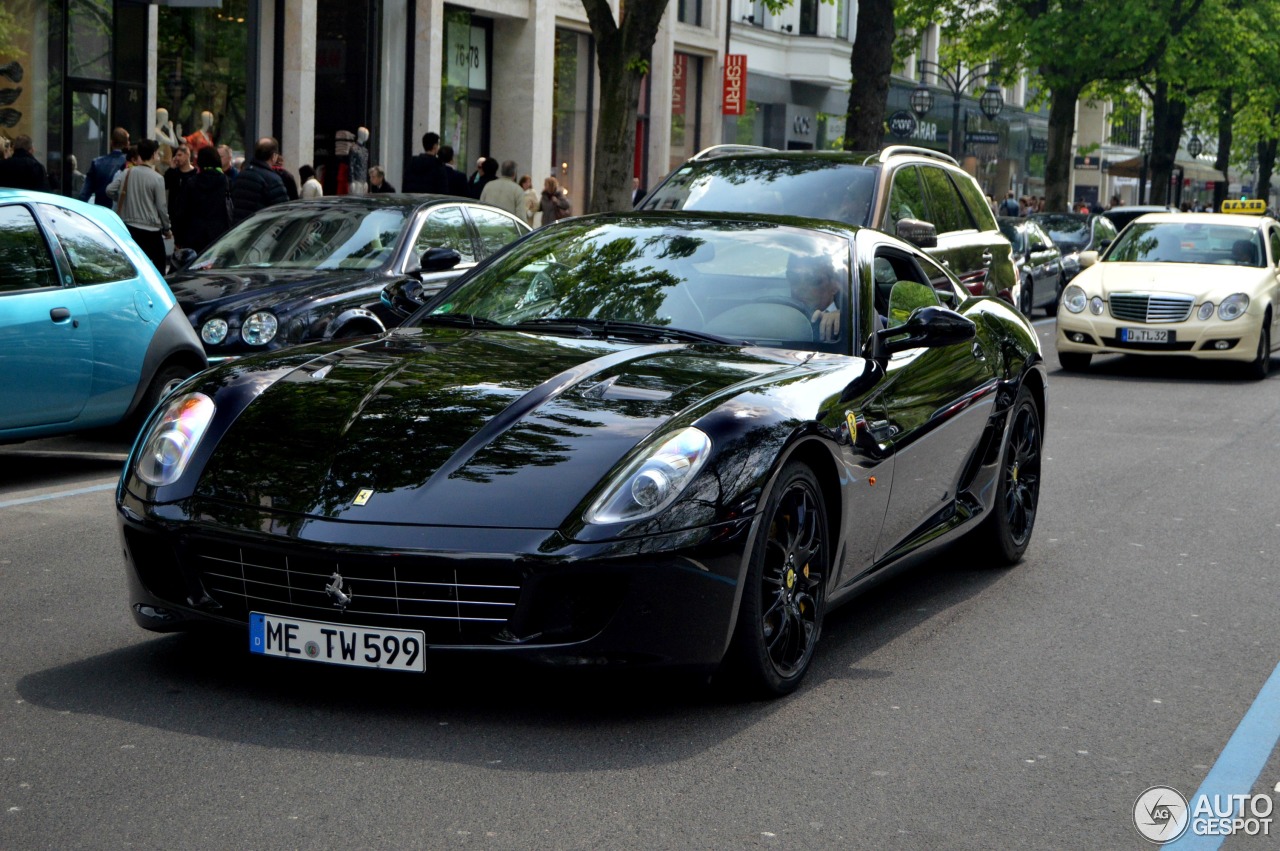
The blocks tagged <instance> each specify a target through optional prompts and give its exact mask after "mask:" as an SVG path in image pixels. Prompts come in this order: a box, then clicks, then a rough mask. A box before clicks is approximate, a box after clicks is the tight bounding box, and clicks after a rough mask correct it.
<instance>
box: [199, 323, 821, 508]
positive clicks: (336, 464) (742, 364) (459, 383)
mask: <svg viewBox="0 0 1280 851" xmlns="http://www.w3.org/2000/svg"><path fill="white" fill-rule="evenodd" d="M320 351H321V352H327V353H324V354H320V355H317V356H315V357H311V358H307V359H301V360H300V359H299V358H298V353H297V351H296V350H295V352H293V353H289V354H286V353H282V354H281V355H280V356H279V357H278V358H275V359H255V361H254V365H252V366H249V367H247V368H243V367H241V368H242V369H245V370H246V371H245V372H244V373H243V374H242V375H240V377H239V380H238V382H237V384H238V386H240V387H241V388H243V387H245V386H253V387H255V388H260V389H258V392H257V396H256V398H254V399H253V401H252V402H250V403H249V404H248V405H247V407H245V408H244V410H243V412H241V413H240V414H239V416H236V417H235V419H234V422H232V423H231V424H230V426H229V427H226V430H225V432H224V433H223V434H222V435H221V437H220V439H219V443H218V445H217V446H216V448H215V449H214V450H213V452H212V454H211V455H210V457H209V460H208V462H207V463H206V464H205V466H204V469H203V473H202V474H201V476H200V480H199V484H198V485H197V488H196V494H197V495H198V496H202V497H208V498H213V499H217V500H219V501H224V502H232V503H239V504H245V505H252V506H260V507H269V508H271V509H274V510H279V511H284V512H290V513H297V514H301V515H310V516H320V517H328V518H340V519H342V520H346V521H354V522H376V523H407V524H429V525H461V526H505V527H524V528H541V529H547V528H557V527H559V526H560V524H561V523H562V522H563V521H564V520H565V518H566V517H568V516H570V515H571V514H572V513H573V512H574V510H575V507H577V506H579V504H580V503H581V502H583V501H584V500H585V499H586V498H587V497H588V495H589V494H591V493H592V492H594V490H595V489H596V487H597V485H598V484H599V482H600V480H601V479H602V478H603V477H604V476H606V475H607V474H608V473H609V471H610V470H611V469H612V468H613V467H614V465H615V464H617V463H618V461H619V460H620V459H621V458H622V457H623V456H624V455H626V453H627V452H628V451H629V450H631V449H632V448H633V447H635V446H636V444H637V443H638V442H639V441H641V440H642V439H643V438H644V437H646V436H647V435H649V434H650V433H651V432H653V431H654V430H655V429H659V428H661V427H662V426H663V425H664V424H665V423H667V421H668V420H670V419H671V418H672V417H673V416H674V415H675V414H677V413H679V412H680V411H683V410H685V409H687V408H689V407H690V406H691V405H695V404H697V403H698V402H700V401H701V400H703V399H705V398H706V397H708V396H714V395H716V394H721V393H722V392H723V391H726V389H727V388H730V387H733V386H735V385H742V384H744V383H752V382H761V381H768V380H770V379H771V378H776V377H777V376H778V375H779V374H780V373H782V372H785V371H787V370H796V369H807V368H808V367H806V366H805V363H806V361H807V358H806V357H805V355H804V353H787V354H784V353H779V352H776V351H775V352H770V351H769V350H742V349H738V348H734V347H715V346H700V347H691V346H685V345H682V344H655V345H646V346H634V345H625V346H624V345H618V344H615V343H613V342H604V341H600V340H592V339H577V338H573V339H566V338H562V337H554V336H546V335H534V334H520V333H511V332H505V333H494V332H483V331H481V332H473V331H468V330H454V329H429V330H427V331H423V332H419V331H417V329H407V330H405V331H401V332H397V333H393V334H392V335H389V336H388V337H385V338H382V339H380V340H377V341H371V342H367V343H363V344H361V345H359V346H354V347H348V348H342V349H321V350H320ZM218 398H223V396H222V395H221V394H220V395H219V397H218ZM219 404H221V403H219ZM220 413H221V412H220ZM211 438H212V436H211V437H207V438H206V439H211Z"/></svg>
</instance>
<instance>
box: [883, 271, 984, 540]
mask: <svg viewBox="0 0 1280 851" xmlns="http://www.w3.org/2000/svg"><path fill="white" fill-rule="evenodd" d="M876 256H877V258H878V259H879V258H883V259H884V260H885V261H887V262H888V263H890V264H892V266H893V268H894V271H895V272H896V274H897V278H898V280H899V281H907V282H912V283H916V284H923V285H924V288H925V289H926V290H927V292H929V293H932V294H933V299H932V301H931V303H932V304H940V305H943V306H948V307H950V306H952V304H954V302H955V299H956V295H955V290H954V289H953V287H955V286H957V285H956V284H955V283H954V281H953V279H952V278H951V276H949V275H948V274H947V273H946V272H944V271H943V270H942V269H940V268H938V267H937V266H936V264H933V263H932V262H931V261H930V260H929V259H928V258H925V257H920V256H915V255H908V254H906V253H905V252H902V251H900V250H899V249H895V248H893V247H889V246H881V247H880V248H878V249H877V251H876ZM926 270H927V271H926ZM939 293H941V295H944V296H946V299H945V300H944V299H943V298H941V297H940V296H939ZM946 302H951V304H947V303H946ZM904 318H905V317H894V316H892V315H890V316H889V317H888V321H889V323H890V324H894V323H896V322H900V321H902V320H903V319H904ZM977 335H978V336H977V337H976V338H975V339H973V340H970V341H968V342H965V343H959V344H956V345H952V346H944V347H938V348H930V349H910V350H907V351H904V352H899V353H897V354H895V355H893V356H892V357H891V358H889V360H888V362H887V364H886V367H885V372H886V376H885V380H884V383H883V384H882V389H881V390H880V392H879V393H878V394H877V398H876V399H875V404H874V409H873V410H871V411H869V412H868V413H867V415H866V416H867V419H868V421H869V423H873V424H874V426H873V427H874V428H875V429H876V430H877V435H878V440H879V441H880V444H881V446H882V447H883V449H884V450H885V451H887V452H891V453H892V454H893V456H894V467H893V483H892V491H891V493H890V495H889V509H888V511H887V513H886V514H885V519H884V524H883V525H882V527H881V532H880V537H879V539H878V541H877V544H876V558H877V559H883V558H884V557H885V556H887V555H889V554H892V553H895V552H898V551H902V550H905V549H910V548H912V547H914V546H916V545H918V544H919V543H921V542H922V541H923V540H927V539H928V537H929V535H930V534H931V533H932V532H933V531H934V530H936V529H937V528H939V527H940V526H942V525H944V524H945V523H946V522H947V521H948V520H950V519H951V518H952V517H954V515H955V512H956V510H957V504H956V498H957V493H958V491H959V490H960V488H961V487H963V486H964V484H965V482H964V481H963V477H964V475H965V472H966V468H967V467H968V462H969V459H970V458H972V456H973V453H974V451H975V449H976V447H977V446H978V443H979V441H980V439H981V437H982V433H983V430H984V428H985V427H986V423H987V420H988V418H989V417H990V414H991V408H992V405H994V403H995V390H996V378H995V371H994V368H993V363H994V361H995V356H994V350H993V348H992V347H993V345H994V341H993V340H991V339H990V338H989V337H988V332H987V331H986V329H985V326H984V324H983V323H982V322H980V321H979V322H978V323H977Z"/></svg>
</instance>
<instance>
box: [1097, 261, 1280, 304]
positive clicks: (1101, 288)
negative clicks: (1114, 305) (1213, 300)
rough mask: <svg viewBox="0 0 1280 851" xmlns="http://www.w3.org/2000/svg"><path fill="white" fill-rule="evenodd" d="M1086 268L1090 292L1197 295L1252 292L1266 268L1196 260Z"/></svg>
mask: <svg viewBox="0 0 1280 851" xmlns="http://www.w3.org/2000/svg"><path fill="white" fill-rule="evenodd" d="M1086 271H1087V272H1089V273H1090V275H1089V278H1088V279H1087V283H1088V284H1089V285H1090V288H1087V289H1086V292H1088V293H1089V294H1090V295H1094V294H1098V295H1102V296H1104V297H1105V296H1109V295H1111V294H1112V293H1129V292H1144V293H1173V294H1177V295H1189V296H1195V297H1197V298H1199V297H1200V296H1203V295H1205V294H1206V293H1209V292H1221V291H1224V290H1225V291H1226V292H1229V293H1230V292H1253V290H1254V288H1255V286H1256V285H1257V281H1258V278H1259V277H1260V276H1262V275H1263V274H1265V273H1266V272H1267V270H1266V269H1257V268H1253V267H1250V266H1227V265H1220V266H1218V265H1212V266H1211V265H1205V264H1199V263H1099V264H1097V265H1095V266H1093V267H1091V268H1090V269H1087V270H1086ZM1082 277H1083V276H1082ZM1076 283H1078V284H1080V285H1081V286H1085V284H1086V280H1080V279H1079V278H1077V279H1076ZM1093 288H1097V289H1093Z"/></svg>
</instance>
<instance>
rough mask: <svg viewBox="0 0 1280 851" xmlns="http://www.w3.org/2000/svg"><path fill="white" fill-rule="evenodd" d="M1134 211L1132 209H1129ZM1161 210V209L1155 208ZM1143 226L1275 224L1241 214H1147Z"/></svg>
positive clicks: (1257, 225) (1264, 219)
mask: <svg viewBox="0 0 1280 851" xmlns="http://www.w3.org/2000/svg"><path fill="white" fill-rule="evenodd" d="M1130 209H1134V208H1132V207H1131V208H1130ZM1157 209H1161V210H1163V209H1164V208H1163V207H1160V208H1157ZM1142 221H1143V222H1144V223H1145V224H1151V223H1153V222H1154V223H1158V224H1169V223H1172V224H1175V225H1181V224H1188V225H1192V224H1202V225H1235V226H1237V227H1253V228H1256V227H1260V226H1261V225H1262V224H1263V223H1268V222H1275V219H1273V218H1271V217H1270V216H1248V215H1244V214H1241V213H1164V212H1160V213H1147V214H1146V215H1144V216H1143V217H1142Z"/></svg>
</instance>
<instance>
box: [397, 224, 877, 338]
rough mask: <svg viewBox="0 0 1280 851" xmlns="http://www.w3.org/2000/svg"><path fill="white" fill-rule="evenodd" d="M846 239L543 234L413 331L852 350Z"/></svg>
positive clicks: (729, 232)
mask: <svg viewBox="0 0 1280 851" xmlns="http://www.w3.org/2000/svg"><path fill="white" fill-rule="evenodd" d="M849 254H850V247H849V241H848V239H846V238H844V237H841V236H838V235H835V234H828V233H822V232H817V231H808V230H802V229H798V228H791V227H784V226H779V225H776V224H772V223H768V222H742V221H731V222H707V221H673V220H670V219H665V218H664V219H662V220H661V221H655V220H652V219H647V218H646V217H644V216H636V217H622V218H612V217H611V218H607V219H598V220H592V219H582V220H581V221H580V222H579V223H574V224H569V225H564V224H562V225H557V227H555V228H554V229H549V230H544V231H537V232H535V234H534V235H533V236H531V237H529V238H527V239H526V240H525V241H523V242H522V243H519V244H518V245H517V247H515V248H514V249H513V250H511V251H509V252H507V253H506V254H505V255H503V256H502V257H501V258H500V259H499V260H498V261H497V262H494V263H493V264H491V265H489V266H487V267H485V268H484V269H483V270H482V271H480V272H478V273H477V274H475V275H472V276H471V277H470V278H469V279H468V280H467V281H466V282H465V283H463V284H461V285H460V286H459V287H458V288H456V289H453V290H450V291H446V292H445V293H443V294H442V295H441V296H439V297H438V299H437V300H436V302H435V303H433V306H431V307H429V308H427V312H425V313H424V312H419V313H418V314H416V315H415V317H414V319H413V320H412V321H411V322H410V323H409V324H410V325H418V326H423V325H431V324H436V323H447V324H450V325H459V324H465V325H471V326H474V327H477V328H478V327H489V328H494V327H502V326H506V327H509V328H515V329H519V330H526V331H533V332H538V333H554V334H561V335H568V336H582V337H617V338H625V339H632V340H636V339H651V340H668V341H684V342H699V341H708V342H727V343H733V344H735V345H737V344H744V343H745V344H751V345H766V346H784V347H786V348H796V349H808V350H811V351H819V350H820V351H831V352H845V353H847V352H849V351H850V349H851V341H850V336H851V334H850V332H849V330H848V329H849V328H850V327H851V326H852V321H851V317H852V315H853V314H852V313H851V312H850V310H849V304H850V264H849Z"/></svg>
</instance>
